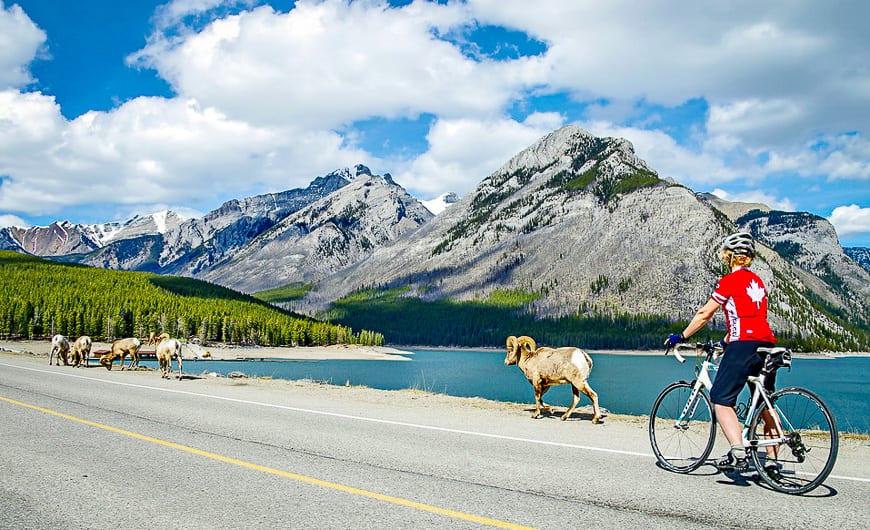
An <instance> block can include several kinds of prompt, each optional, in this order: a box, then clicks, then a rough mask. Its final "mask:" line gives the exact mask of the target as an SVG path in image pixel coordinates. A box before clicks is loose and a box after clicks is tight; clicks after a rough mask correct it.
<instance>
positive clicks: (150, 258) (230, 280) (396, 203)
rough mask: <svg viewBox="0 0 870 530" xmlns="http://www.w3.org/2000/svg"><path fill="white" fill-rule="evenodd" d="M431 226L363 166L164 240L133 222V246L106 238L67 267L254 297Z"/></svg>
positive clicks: (412, 202) (182, 228) (114, 236)
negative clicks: (189, 280)
mask: <svg viewBox="0 0 870 530" xmlns="http://www.w3.org/2000/svg"><path fill="white" fill-rule="evenodd" d="M431 217H432V214H431V213H430V212H429V211H428V210H426V208H425V207H424V206H423V205H422V204H421V203H420V202H419V201H417V200H416V199H415V198H413V197H411V196H410V195H408V193H407V192H406V191H405V190H404V189H403V188H402V187H401V186H399V185H397V184H396V183H395V182H394V181H393V180H392V178H391V177H390V175H389V174H386V175H384V176H377V175H372V173H371V170H370V169H369V168H367V167H366V166H364V165H361V164H360V165H357V166H355V167H354V168H352V169H350V168H345V169H341V170H337V171H334V172H332V173H330V174H328V175H326V176H324V177H318V178H316V179H314V181H312V183H311V184H310V185H309V186H308V187H306V188H298V189H292V190H288V191H284V192H280V193H270V194H264V195H257V196H254V197H247V198H244V199H239V200H231V201H228V202H226V203H224V204H223V205H221V207H220V208H218V209H216V210H214V211H212V212H209V213H208V214H206V215H204V216H203V217H201V218H197V219H189V220H186V221H184V222H181V223H174V224H173V225H172V226H171V227H167V229H166V230H165V231H162V232H160V231H155V230H150V231H149V230H141V231H140V232H139V233H136V232H134V231H133V229H132V228H130V227H132V226H134V225H135V226H138V225H137V224H136V223H133V222H132V221H131V222H128V225H129V227H126V233H125V234H126V236H127V237H121V236H120V235H121V234H122V231H121V230H117V231H109V230H106V231H105V233H106V237H104V238H103V239H102V240H105V241H107V243H106V244H105V245H103V246H100V247H97V248H96V249H95V250H90V251H87V249H86V251H85V252H78V253H75V254H73V253H70V254H68V255H66V256H65V257H64V259H66V260H70V261H75V262H78V263H83V264H87V265H91V266H96V267H100V268H108V269H123V270H138V271H148V272H156V273H160V274H172V275H178V276H191V277H194V278H199V279H205V280H209V281H212V282H215V283H219V284H221V285H224V286H226V287H230V288H233V289H237V290H242V291H246V292H255V291H260V290H264V289H269V288H272V287H277V286H281V285H284V284H286V283H292V282H306V283H309V282H314V281H317V280H320V279H321V278H323V277H325V276H327V275H329V274H331V273H333V272H336V271H337V270H340V269H341V268H344V267H346V266H347V265H349V264H351V263H353V262H355V261H358V260H360V259H362V258H364V257H366V256H367V255H368V254H369V253H371V251H373V250H374V249H376V248H378V247H380V246H382V245H385V244H389V243H390V242H392V241H394V240H396V239H397V238H399V237H402V236H403V235H404V234H406V233H407V232H408V231H410V230H415V229H416V228H418V227H419V226H420V225H421V224H423V223H425V222H427V221H428V220H429V219H430V218H431ZM140 224H141V223H140ZM92 240H95V241H97V242H99V241H101V239H100V238H99V237H96V236H92ZM97 244H98V243H95V246H96V245H97ZM73 252H77V250H74V251H73Z"/></svg>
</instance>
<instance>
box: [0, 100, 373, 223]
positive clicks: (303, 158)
mask: <svg viewBox="0 0 870 530" xmlns="http://www.w3.org/2000/svg"><path fill="white" fill-rule="evenodd" d="M4 102H5V104H4ZM3 118H7V119H11V120H14V121H12V123H13V126H12V127H9V128H8V130H7V129H6V128H4V129H0V174H8V175H10V178H8V179H5V180H4V181H3V182H2V185H0V210H6V211H16V212H22V213H28V214H47V213H51V212H54V211H57V210H59V209H60V208H63V207H65V206H70V205H75V204H89V203H99V204H101V205H104V206H106V207H107V208H110V207H111V206H110V205H112V204H128V205H143V204H149V203H162V202H171V203H176V204H177V203H182V204H183V203H185V202H190V201H193V200H195V199H200V198H202V197H203V195H205V196H212V197H216V196H218V195H219V194H221V193H225V192H228V191H229V192H232V193H233V194H236V193H241V190H249V191H250V190H257V191H259V192H263V191H266V190H283V189H289V188H293V187H297V186H304V185H307V183H308V182H309V181H310V180H311V179H312V178H313V177H314V176H316V175H318V174H323V173H326V172H327V171H329V170H331V169H335V168H336V167H341V166H342V165H351V164H353V163H356V162H357V161H359V160H360V159H361V158H362V157H363V156H364V153H362V152H360V151H358V150H355V149H348V148H346V147H345V146H344V144H343V140H342V138H341V137H339V136H338V135H337V134H335V133H331V132H327V131H304V130H297V129H292V128H278V127H274V128H266V127H254V126H252V125H249V124H247V123H244V122H240V121H234V120H230V119H228V118H227V117H226V116H224V115H223V114H222V113H221V112H219V111H217V110H216V109H214V108H203V107H201V106H200V105H198V104H197V102H196V101H194V100H181V99H174V100H166V99H162V98H144V97H142V98H137V99H135V100H132V101H130V102H128V103H126V104H124V105H123V106H121V107H119V108H118V109H116V110H113V111H111V112H88V113H86V114H84V115H82V116H80V117H78V118H76V119H75V120H72V121H69V122H67V121H65V120H64V119H63V118H62V117H61V116H60V115H59V109H58V108H57V106H56V105H55V104H54V101H53V99H52V98H48V97H45V96H41V95H37V94H16V93H13V92H11V91H7V92H4V93H0V119H3ZM23 133H28V134H23ZM107 217H109V215H107Z"/></svg>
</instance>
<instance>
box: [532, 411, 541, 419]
mask: <svg viewBox="0 0 870 530" xmlns="http://www.w3.org/2000/svg"><path fill="white" fill-rule="evenodd" d="M543 417H544V415H543V414H541V413H540V412H535V413H534V414H532V419H534V420H537V419H540V418H543Z"/></svg>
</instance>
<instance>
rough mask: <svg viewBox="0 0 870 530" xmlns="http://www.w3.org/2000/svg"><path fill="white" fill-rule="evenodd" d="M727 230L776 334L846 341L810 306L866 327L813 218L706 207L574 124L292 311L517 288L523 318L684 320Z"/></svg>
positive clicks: (628, 148) (866, 296) (860, 288)
mask: <svg viewBox="0 0 870 530" xmlns="http://www.w3.org/2000/svg"><path fill="white" fill-rule="evenodd" d="M732 210H733V211H732ZM747 210H748V211H747ZM753 211H757V212H758V213H752V214H749V212H753ZM729 215H730V216H732V217H735V218H734V219H733V220H732V218H731V217H729ZM747 215H748V217H747ZM738 227H747V228H748V229H750V230H752V231H753V233H755V234H756V237H758V239H759V242H760V243H761V245H760V250H759V254H760V256H759V259H758V260H757V261H756V264H755V265H754V266H753V269H754V270H756V271H757V272H758V273H759V274H760V275H761V276H762V278H763V279H764V281H765V283H766V284H767V285H768V286H769V288H770V291H771V319H772V321H773V324H774V326H775V327H776V328H777V329H779V330H784V331H788V332H792V333H804V332H807V333H815V334H821V333H836V334H840V335H844V336H848V335H849V332H848V331H847V330H845V329H844V328H843V325H842V324H840V323H839V322H838V321H836V319H835V318H833V317H832V316H831V312H826V311H824V310H822V309H819V308H818V304H817V301H818V300H822V301H824V303H826V304H827V305H828V306H829V307H831V308H833V309H832V311H833V312H834V313H837V314H846V315H849V316H850V317H851V318H853V319H854V320H855V321H857V322H863V323H864V324H865V325H866V323H867V322H868V321H870V307H868V305H870V291H868V289H870V287H868V286H870V275H868V273H867V271H865V270H863V269H860V268H859V267H857V266H854V262H851V260H848V259H846V258H845V255H844V254H843V252H842V249H840V248H839V245H838V244H837V239H836V234H835V233H834V231H833V228H832V227H830V224H829V223H827V221H825V220H824V219H821V218H816V217H815V216H809V214H803V215H794V216H784V215H782V214H781V213H777V212H771V211H770V210H769V209H767V211H766V212H765V209H763V208H747V207H746V206H745V205H739V204H738V205H733V204H725V203H717V204H714V203H713V202H712V201H711V200H710V199H709V197H706V196H704V195H698V194H695V193H694V192H693V191H692V190H690V189H688V188H686V187H684V186H680V185H676V184H673V183H670V182H668V181H665V180H662V179H660V178H659V177H658V175H657V174H656V173H655V172H654V171H653V170H652V169H651V168H649V167H648V166H647V164H646V163H645V162H644V161H643V160H641V159H639V158H638V157H637V156H636V155H635V153H634V150H633V147H632V145H631V144H630V143H629V142H628V141H626V140H623V139H618V138H597V137H594V136H592V135H590V134H589V133H587V132H585V131H582V130H581V129H578V128H576V127H564V128H562V129H559V130H557V131H555V132H553V133H551V134H549V135H547V136H545V137H544V138H542V139H541V140H539V141H538V142H536V143H535V144H533V145H532V146H530V147H529V148H527V149H525V150H523V151H522V152H520V153H519V154H517V155H516V156H515V157H514V158H512V159H511V160H510V161H509V162H508V163H506V164H505V165H504V166H502V167H501V168H500V169H498V170H497V171H496V172H495V173H493V174H492V175H490V176H489V177H487V178H485V179H484V180H483V181H482V182H481V183H480V184H479V185H478V186H477V188H476V189H475V190H474V191H472V192H471V193H469V194H467V195H466V196H465V197H464V198H463V199H462V200H461V201H459V202H458V203H457V204H455V205H454V206H452V207H451V208H449V209H447V210H445V211H444V212H443V213H441V214H439V215H438V216H437V217H435V218H434V219H433V220H432V221H430V222H429V223H427V224H425V225H423V227H422V228H421V229H420V230H417V231H415V232H412V233H410V234H409V235H408V236H406V237H405V238H402V239H401V240H399V241H397V242H396V243H395V244H392V245H389V246H385V247H382V248H380V249H378V250H376V251H375V252H373V253H372V254H371V256H369V257H368V258H366V259H364V260H362V261H360V262H358V263H356V264H354V265H352V266H350V267H348V268H347V269H345V270H343V271H340V272H338V273H336V274H334V275H332V276H330V277H327V278H325V279H324V280H323V281H321V282H320V283H319V284H318V285H317V289H316V290H313V291H311V292H310V293H309V294H308V295H307V296H306V298H305V299H304V300H303V301H302V304H307V305H308V310H317V309H323V308H325V307H326V306H327V305H328V304H329V303H330V302H331V301H333V300H336V299H338V298H340V297H342V296H345V295H347V294H348V293H351V292H353V291H355V290H359V289H364V288H390V287H402V288H403V289H407V292H406V293H405V295H404V296H408V297H418V298H420V299H422V300H443V299H450V300H455V301H462V300H484V299H487V298H488V297H489V296H491V295H492V294H493V293H494V292H496V291H499V290H522V291H524V292H527V293H532V294H534V296H535V300H534V301H533V302H532V303H530V304H529V306H528V307H527V311H530V312H532V313H534V314H535V315H537V316H538V317H539V318H540V317H552V318H555V317H561V316H567V315H574V314H580V315H583V314H589V315H595V314H616V313H617V312H618V313H628V314H647V315H650V314H664V315H668V316H670V317H672V318H675V319H688V318H691V316H692V315H693V314H694V311H695V310H696V309H697V307H699V306H700V305H701V304H703V303H704V301H706V300H707V299H708V297H709V295H710V291H711V289H712V286H713V284H714V283H715V281H716V279H717V278H718V277H719V276H720V275H721V274H722V272H723V271H722V265H721V264H720V262H719V261H718V257H717V252H716V251H715V249H716V248H717V247H718V245H719V243H720V242H721V240H722V238H723V237H724V236H725V235H727V234H728V233H730V232H733V231H734V230H736V229H737V228H738ZM784 249H789V250H791V252H785V250H784ZM779 252H784V253H786V254H787V255H785V256H783V255H780V253H779ZM814 260H822V261H821V263H817V262H815V261H814ZM849 262H851V263H852V265H851V266H850V264H849ZM294 307H296V308H297V309H300V308H302V305H300V304H297V305H294ZM717 318H719V317H718V316H717ZM718 323H719V325H722V323H721V322H718ZM808 323H811V324H812V326H811V327H810V326H808ZM808 328H809V329H808Z"/></svg>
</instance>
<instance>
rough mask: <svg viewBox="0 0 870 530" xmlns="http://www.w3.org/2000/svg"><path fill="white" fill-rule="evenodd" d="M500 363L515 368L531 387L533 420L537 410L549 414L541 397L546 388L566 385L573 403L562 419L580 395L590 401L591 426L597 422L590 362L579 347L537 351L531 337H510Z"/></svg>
mask: <svg viewBox="0 0 870 530" xmlns="http://www.w3.org/2000/svg"><path fill="white" fill-rule="evenodd" d="M504 363H505V364H506V365H508V366H510V365H513V364H515V365H517V366H519V368H520V370H522V372H523V374H524V375H525V376H526V379H528V380H529V383H531V384H532V387H533V388H534V389H535V412H534V413H533V414H532V417H533V418H540V417H541V409H544V410H545V411H549V407H548V406H547V405H546V404H544V401H543V398H544V394H545V393H546V392H547V390H549V389H550V387H552V386H555V385H564V384H570V385H571V391H572V393H573V394H574V401H573V402H572V403H571V406H570V407H568V410H566V411H565V414H563V415H562V420H563V421H564V420H566V419H568V417H569V416H571V412H573V411H574V409H575V408H576V407H577V403H579V402H580V393H581V392H582V393H584V394H586V395H587V396H589V399H591V400H592V409H593V411H594V412H593V416H592V423H598V422H599V421H600V419H601V411H600V409H599V408H598V394H596V393H595V391H594V390H592V387H590V386H589V383H588V382H587V379H588V378H589V373H590V372H591V371H592V359H591V358H590V357H589V355H588V354H587V353H586V352H585V351H583V350H581V349H580V348H573V347H566V348H546V347H542V348H538V347H537V345H536V344H535V341H534V339H532V338H531V337H526V336H522V337H519V338H517V337H514V336H510V337H508V339H507V356H506V357H505V359H504Z"/></svg>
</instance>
